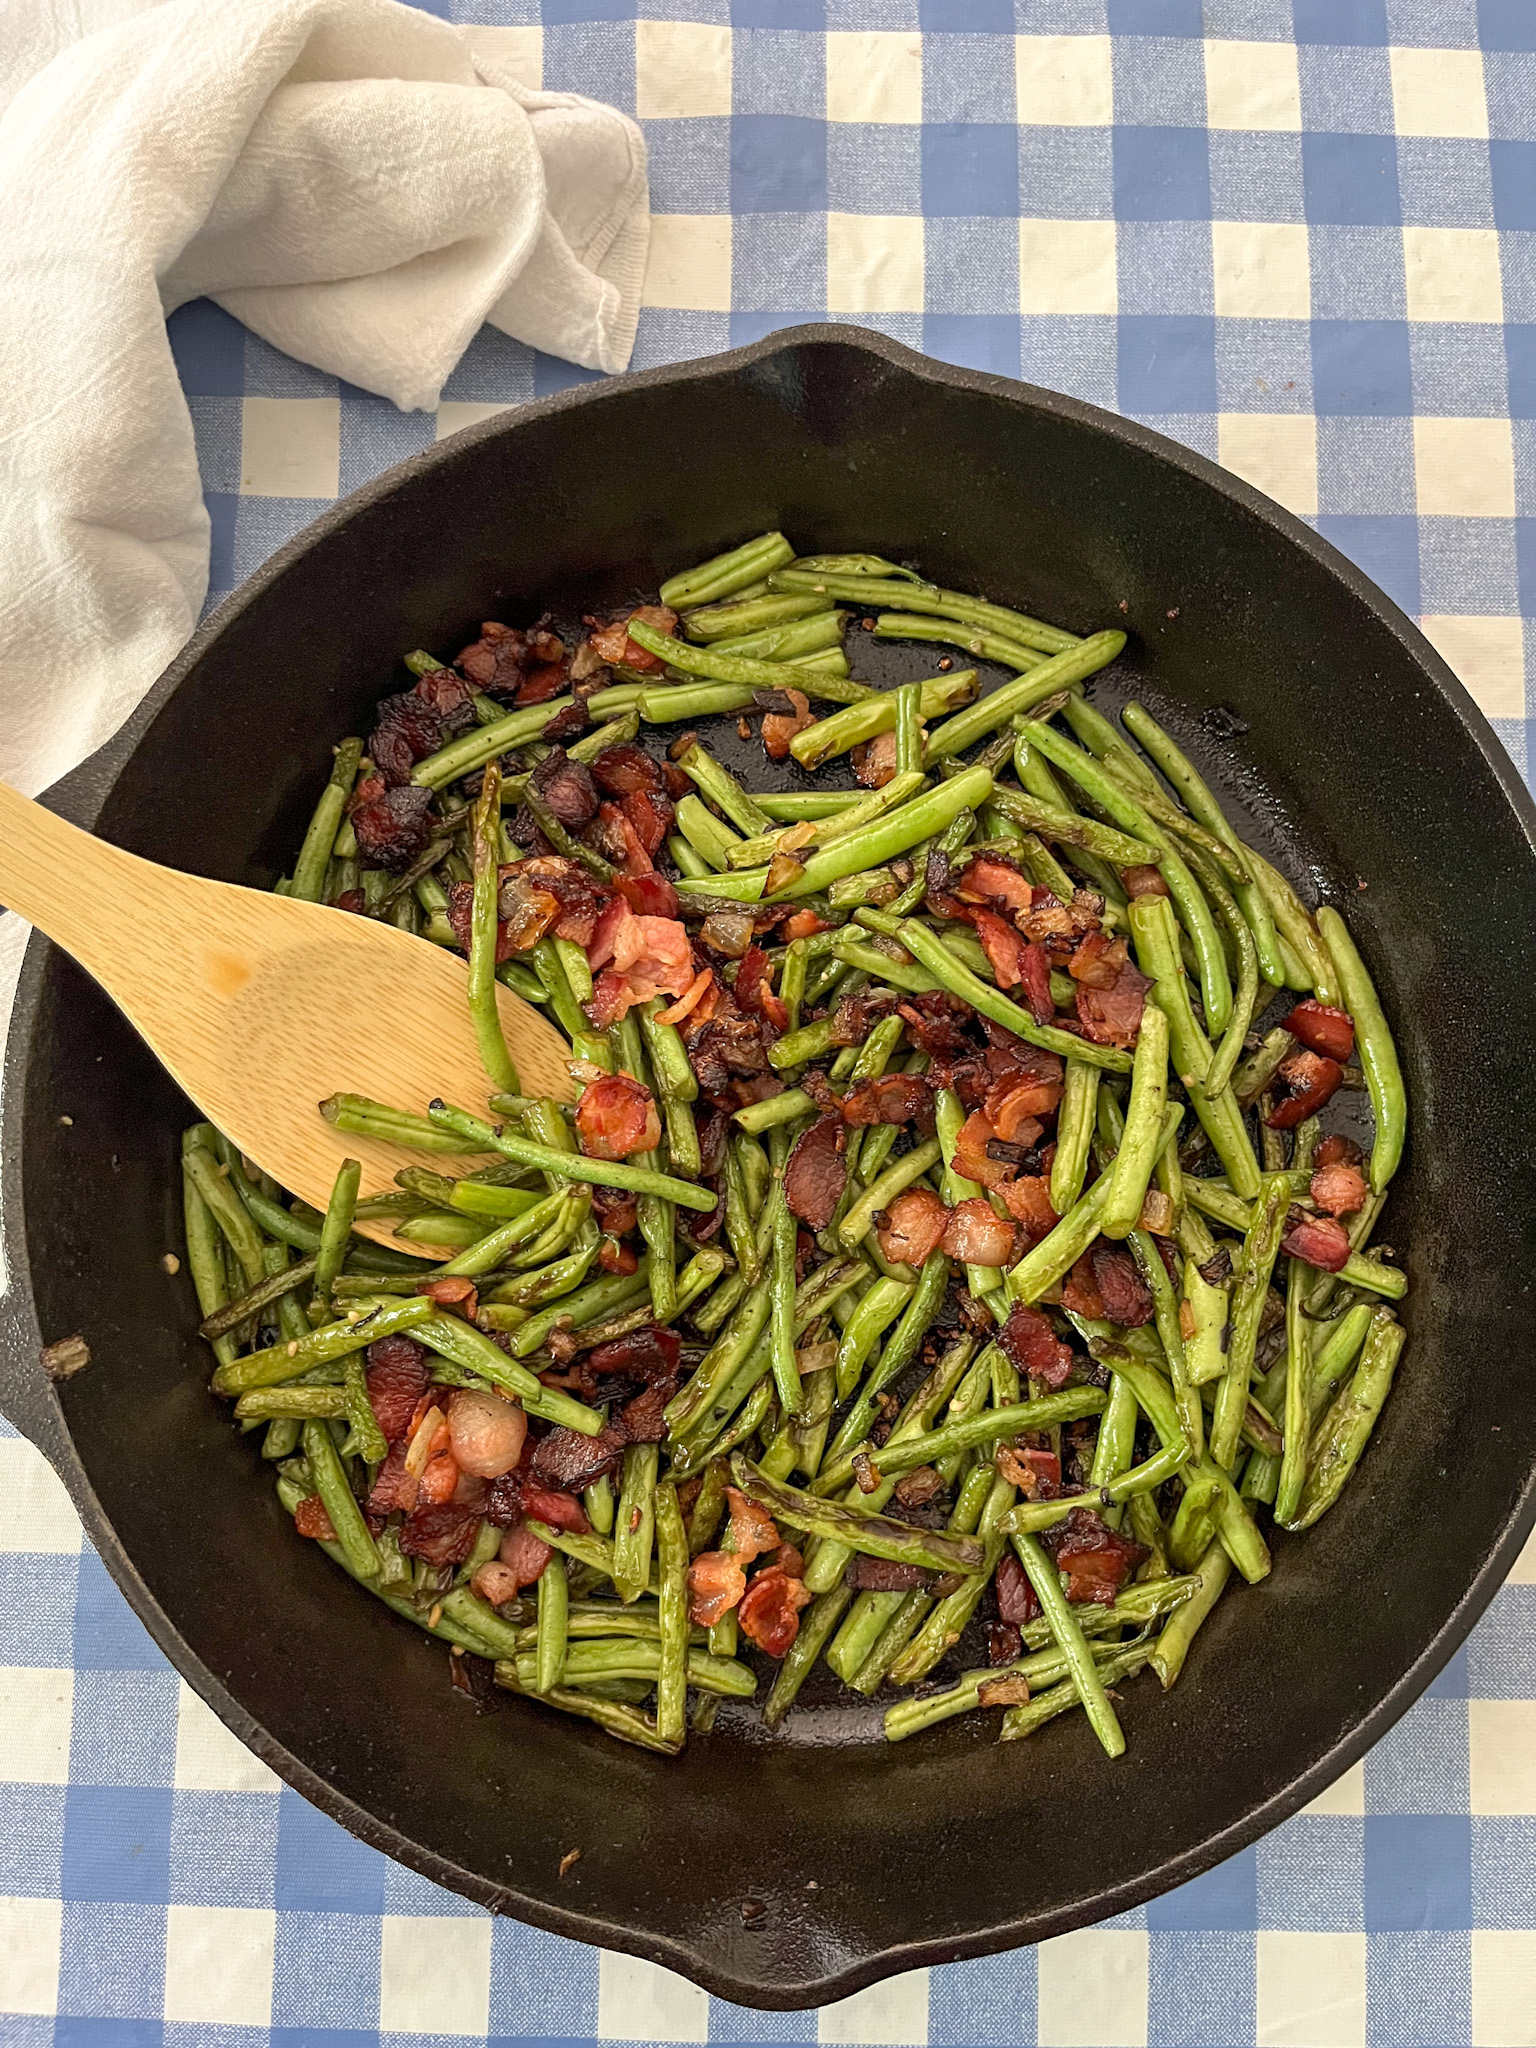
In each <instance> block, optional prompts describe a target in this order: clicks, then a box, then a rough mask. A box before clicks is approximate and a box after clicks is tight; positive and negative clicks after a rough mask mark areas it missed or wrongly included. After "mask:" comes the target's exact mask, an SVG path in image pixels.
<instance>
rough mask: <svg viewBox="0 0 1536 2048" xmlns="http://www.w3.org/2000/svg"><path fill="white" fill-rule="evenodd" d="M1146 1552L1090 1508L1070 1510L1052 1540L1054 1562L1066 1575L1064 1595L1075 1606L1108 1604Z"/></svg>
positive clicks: (1105, 1605) (1144, 1547) (1143, 1546)
mask: <svg viewBox="0 0 1536 2048" xmlns="http://www.w3.org/2000/svg"><path fill="white" fill-rule="evenodd" d="M1148 1554H1149V1553H1148V1551H1147V1548H1146V1546H1145V1544H1141V1543H1135V1542H1133V1541H1132V1540H1131V1538H1130V1537H1129V1536H1122V1535H1120V1533H1119V1532H1118V1531H1117V1530H1114V1529H1111V1528H1110V1527H1109V1525H1108V1524H1107V1523H1106V1522H1104V1521H1102V1520H1101V1519H1100V1517H1099V1516H1098V1515H1096V1514H1095V1513H1094V1512H1093V1510H1092V1509H1091V1508H1074V1509H1073V1510H1072V1512H1071V1514H1070V1515H1068V1517H1067V1519H1066V1522H1065V1524H1064V1526H1063V1528H1062V1532H1061V1536H1060V1539H1059V1540H1058V1542H1057V1544H1056V1562H1057V1564H1058V1566H1059V1567H1060V1568H1061V1570H1062V1571H1063V1572H1065V1573H1066V1575H1067V1589H1066V1590H1067V1598H1068V1599H1069V1600H1070V1601H1073V1602H1074V1603H1075V1604H1076V1605H1078V1606H1083V1605H1085V1604H1090V1605H1098V1606H1101V1607H1109V1606H1112V1605H1113V1604H1114V1599H1115V1595H1116V1594H1117V1593H1118V1592H1119V1590H1120V1588H1121V1587H1122V1586H1123V1585H1124V1584H1125V1582H1126V1580H1127V1579H1128V1578H1129V1577H1130V1575H1131V1573H1132V1572H1133V1571H1134V1570H1135V1568H1136V1566H1137V1565H1139V1564H1141V1563H1142V1562H1143V1560H1144V1559H1145V1558H1146V1557H1147V1556H1148Z"/></svg>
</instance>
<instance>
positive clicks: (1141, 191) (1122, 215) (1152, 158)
mask: <svg viewBox="0 0 1536 2048" xmlns="http://www.w3.org/2000/svg"><path fill="white" fill-rule="evenodd" d="M1114 151H1115V213H1116V215H1117V217H1118V218H1119V219H1121V220H1209V219H1210V217H1211V165H1210V153H1209V144H1208V138H1207V135H1206V131H1205V129H1203V128H1120V127H1117V128H1116V129H1115V131H1114Z"/></svg>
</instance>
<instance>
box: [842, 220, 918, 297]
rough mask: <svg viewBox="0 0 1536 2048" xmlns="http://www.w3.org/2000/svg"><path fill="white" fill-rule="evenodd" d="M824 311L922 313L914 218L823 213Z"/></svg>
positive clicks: (916, 229)
mask: <svg viewBox="0 0 1536 2048" xmlns="http://www.w3.org/2000/svg"><path fill="white" fill-rule="evenodd" d="M827 310H828V311H829V312H832V313H921V312H922V310H923V223H922V221H921V220H920V219H919V218H918V217H917V215H915V214H910V213H894V214H880V213H829V214H828V215H827Z"/></svg>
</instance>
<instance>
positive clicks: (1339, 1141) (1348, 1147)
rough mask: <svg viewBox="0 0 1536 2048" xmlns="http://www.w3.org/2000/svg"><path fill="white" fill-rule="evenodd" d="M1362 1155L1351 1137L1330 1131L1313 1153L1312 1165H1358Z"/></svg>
mask: <svg viewBox="0 0 1536 2048" xmlns="http://www.w3.org/2000/svg"><path fill="white" fill-rule="evenodd" d="M1363 1156H1364V1155H1363V1154H1362V1153H1361V1150H1360V1147H1359V1146H1358V1145H1357V1144H1356V1143H1355V1141H1354V1139H1353V1138H1345V1137H1342V1136H1340V1134H1339V1133H1338V1132H1337V1131H1332V1132H1330V1133H1329V1135H1328V1136H1327V1137H1326V1138H1324V1140H1323V1142H1322V1143H1321V1145H1319V1146H1318V1148H1317V1151H1316V1153H1315V1154H1314V1155H1313V1160H1312V1164H1313V1165H1314V1166H1358V1165H1359V1164H1360V1161H1361V1159H1362V1157H1363Z"/></svg>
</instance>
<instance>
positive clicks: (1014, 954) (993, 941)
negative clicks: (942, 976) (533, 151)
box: [971, 909, 1049, 988]
mask: <svg viewBox="0 0 1536 2048" xmlns="http://www.w3.org/2000/svg"><path fill="white" fill-rule="evenodd" d="M971 923H972V925H973V926H974V927H975V930H976V936H977V937H978V938H979V939H980V940H981V946H982V951H983V952H984V953H985V954H986V956H987V962H988V965H989V966H990V967H991V969H992V979H993V980H994V981H995V982H996V983H997V985H998V987H999V988H1017V987H1018V985H1019V983H1020V982H1021V981H1022V980H1023V979H1024V955H1025V953H1026V952H1027V951H1028V941H1027V940H1026V939H1025V938H1024V937H1023V936H1022V934H1021V933H1019V932H1017V931H1015V930H1014V928H1013V926H1012V925H1011V924H1005V923H1004V921H1003V919H1002V918H1000V917H999V916H998V914H997V912H996V911H995V910H980V909H978V910H973V911H972V912H971ZM1047 972H1049V970H1047Z"/></svg>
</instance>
